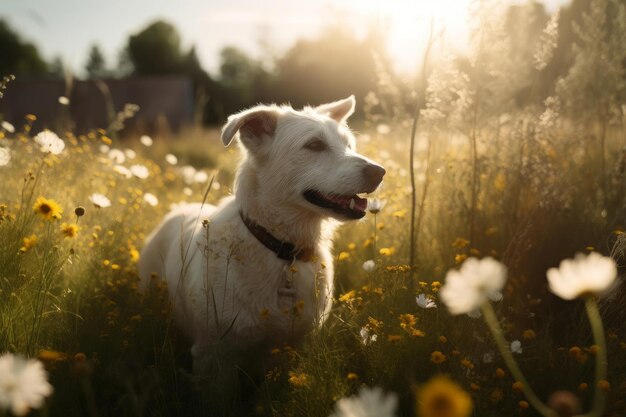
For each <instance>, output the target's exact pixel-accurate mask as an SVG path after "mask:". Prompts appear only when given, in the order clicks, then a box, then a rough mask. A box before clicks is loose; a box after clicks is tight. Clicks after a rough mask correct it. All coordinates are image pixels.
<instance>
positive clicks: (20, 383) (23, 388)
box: [0, 353, 52, 416]
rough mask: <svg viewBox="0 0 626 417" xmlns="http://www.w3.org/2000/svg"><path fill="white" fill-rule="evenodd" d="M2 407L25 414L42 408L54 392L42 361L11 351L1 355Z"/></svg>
mask: <svg viewBox="0 0 626 417" xmlns="http://www.w3.org/2000/svg"><path fill="white" fill-rule="evenodd" d="M0 381H1V382H0V409H2V410H5V411H6V410H10V411H11V413H13V414H14V415H16V416H24V415H26V414H28V412H29V411H30V410H31V409H36V408H40V407H41V406H42V405H43V403H44V399H45V397H48V396H49V395H50V394H52V385H50V383H48V379H47V375H46V371H45V370H44V368H43V365H42V363H41V362H39V361H38V360H35V359H24V358H21V357H19V356H15V355H13V354H11V353H7V354H4V355H2V356H1V357H0Z"/></svg>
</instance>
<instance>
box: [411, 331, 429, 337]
mask: <svg viewBox="0 0 626 417" xmlns="http://www.w3.org/2000/svg"><path fill="white" fill-rule="evenodd" d="M410 334H411V337H424V336H426V333H424V332H423V331H422V330H419V329H411V332H410Z"/></svg>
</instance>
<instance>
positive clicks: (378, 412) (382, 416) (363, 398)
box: [330, 387, 398, 417]
mask: <svg viewBox="0 0 626 417" xmlns="http://www.w3.org/2000/svg"><path fill="white" fill-rule="evenodd" d="M397 408H398V397H397V395H396V394H394V393H389V394H385V393H384V392H383V390H382V389H381V388H379V387H376V388H367V387H363V388H361V390H360V391H359V394H358V395H357V396H353V397H350V398H342V399H340V400H339V401H337V403H336V404H335V412H334V413H333V414H331V416H330V417H393V416H395V415H396V409H397Z"/></svg>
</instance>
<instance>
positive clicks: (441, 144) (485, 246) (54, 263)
mask: <svg viewBox="0 0 626 417" xmlns="http://www.w3.org/2000/svg"><path fill="white" fill-rule="evenodd" d="M604 3H606V2H604ZM604 3H603V2H602V1H595V2H594V4H596V5H597V4H604ZM615 4H617V2H615ZM598 7H599V6H598ZM619 12H620V13H621V14H620V13H618V14H617V16H618V17H616V18H615V21H614V25H613V26H612V29H611V30H613V31H614V32H611V33H605V32H602V34H600V35H598V34H597V33H596V32H597V31H598V30H600V29H598V28H605V26H604V25H603V24H602V23H601V22H599V20H600V17H599V14H596V15H592V14H589V15H588V18H589V19H590V20H589V21H587V32H584V31H581V33H582V35H581V41H580V46H579V50H578V55H576V59H575V60H574V62H573V64H572V68H573V69H572V70H571V71H570V72H569V73H568V75H567V77H565V78H562V79H560V80H558V81H557V82H556V83H555V85H554V86H552V87H550V88H549V89H548V91H549V92H548V93H546V92H545V91H543V92H542V90H541V89H540V88H539V86H537V84H536V82H535V81H536V80H537V79H538V78H539V77H538V74H539V73H540V72H541V71H542V70H544V69H545V68H546V65H547V63H548V61H549V59H550V47H549V45H551V41H550V39H551V38H550V37H551V36H552V37H554V36H556V34H555V33H556V32H555V31H556V29H555V28H554V22H552V25H553V27H552V29H550V25H548V27H547V28H546V30H545V31H544V32H543V35H542V36H541V37H540V40H542V41H543V42H544V44H546V45H548V46H547V47H546V48H540V47H539V46H533V47H532V48H535V52H536V53H534V55H533V53H531V55H530V56H534V61H533V60H530V61H529V62H523V63H520V62H513V61H509V60H503V59H497V57H498V55H499V54H501V53H502V49H501V48H504V47H506V46H507V45H505V43H504V41H502V42H495V41H493V40H494V39H501V37H500V35H499V34H498V33H496V32H495V30H496V29H494V28H493V27H491V26H489V25H483V26H482V29H481V30H484V31H486V33H484V37H483V38H481V39H483V43H481V42H479V43H478V44H477V46H476V49H475V52H474V55H473V57H472V59H470V60H469V61H468V62H465V63H464V65H465V67H464V66H463V65H456V64H457V63H458V62H457V61H455V59H454V57H451V56H443V57H440V59H439V60H437V61H436V63H434V64H432V69H431V70H430V76H429V77H428V78H426V77H424V78H423V79H422V81H421V82H419V83H418V85H417V87H414V86H407V85H404V87H403V88H405V89H407V90H411V89H414V90H415V91H416V94H414V95H410V94H409V95H407V94H405V93H406V91H400V90H399V88H400V87H398V85H396V84H391V83H389V82H388V78H386V76H385V74H384V73H382V72H381V74H379V83H378V85H376V86H374V87H373V90H374V91H373V92H372V93H370V94H369V95H368V96H367V97H363V98H357V99H360V100H361V103H363V102H364V108H365V114H366V118H365V120H362V121H356V122H355V124H354V125H351V127H352V128H353V129H354V130H355V131H356V133H357V138H358V149H359V151H360V152H361V153H363V154H364V155H366V156H368V157H370V158H371V159H373V160H375V161H377V162H379V163H381V164H382V165H383V166H384V167H385V168H386V170H387V174H386V176H385V180H384V183H383V185H382V187H381V189H380V190H379V191H377V192H376V194H375V195H373V196H371V200H372V202H373V204H372V205H371V206H370V208H369V210H368V215H367V216H366V217H365V218H364V219H362V220H361V221H358V222H351V223H348V224H346V225H344V226H342V227H341V228H340V229H339V231H338V233H337V235H336V237H335V243H334V254H335V268H336V273H335V281H336V294H335V302H334V308H333V311H332V314H331V317H330V318H329V319H328V321H327V322H326V323H325V324H324V325H323V326H321V327H320V328H318V329H316V330H315V331H313V332H312V333H311V334H310V335H308V336H307V337H306V340H305V341H304V342H303V343H302V344H301V345H298V346H289V345H282V346H275V347H273V348H272V349H271V350H270V351H267V352H255V353H254V354H253V355H251V358H250V365H249V367H246V368H245V369H242V370H241V372H240V379H241V389H240V391H239V392H237V393H235V394H234V395H235V396H236V397H237V398H238V401H236V402H226V400H224V399H225V398H232V395H231V394H230V393H229V395H224V393H223V392H220V390H219V388H215V387H216V386H219V381H206V380H203V378H201V377H199V376H194V375H192V373H191V360H190V357H189V354H188V349H189V346H188V344H187V341H185V340H184V338H183V337H182V336H181V335H179V334H178V332H177V329H176V327H175V326H174V325H173V322H172V319H171V315H170V307H171V306H170V305H169V300H168V298H167V290H166V288H165V287H164V285H163V284H162V283H160V282H158V281H155V282H154V283H153V285H152V286H151V287H150V289H149V290H148V291H147V292H146V293H140V292H139V291H138V290H137V284H138V276H137V267H136V265H137V261H138V259H139V251H140V250H141V247H142V245H143V241H144V239H145V237H146V235H147V234H148V233H149V232H150V231H151V230H152V229H153V228H154V227H155V226H156V225H157V224H158V222H159V221H160V219H161V218H162V217H163V216H164V215H165V214H166V213H167V212H168V211H169V210H170V209H171V208H172V207H174V206H176V205H179V204H183V203H185V202H197V201H202V199H203V198H204V197H205V196H206V200H207V201H208V202H210V203H216V202H217V201H219V200H220V198H222V197H224V196H227V195H230V194H231V193H232V186H233V180H234V175H235V172H236V167H237V162H238V160H239V153H238V149H237V148H236V147H229V148H224V147H223V146H222V144H221V141H220V139H219V134H220V133H219V129H218V128H217V127H216V128H210V129H207V128H199V127H196V128H191V127H190V128H188V129H186V130H183V131H181V132H179V133H178V134H176V135H170V134H155V135H152V136H146V135H141V134H130V133H126V132H125V131H124V122H125V121H126V120H128V119H129V118H131V117H133V114H134V113H135V111H136V110H137V109H135V108H134V107H133V106H132V105H129V106H126V108H124V109H121V110H120V112H119V113H118V114H117V116H116V117H115V118H114V119H112V120H111V124H110V125H109V126H108V127H94V129H93V130H91V131H89V132H87V133H85V134H76V133H73V132H72V131H71V129H67V128H66V126H65V125H64V124H63V123H60V124H59V126H58V127H56V128H55V129H54V130H42V129H40V128H34V126H37V116H36V115H28V116H26V118H25V119H24V120H23V121H21V123H19V124H10V123H8V122H3V123H2V125H1V129H0V177H1V179H2V180H1V181H0V352H5V353H12V354H15V355H20V357H23V358H35V360H36V361H37V362H28V363H29V364H30V366H33V367H37V366H39V365H35V364H36V363H41V364H43V366H44V367H45V372H46V374H45V375H46V379H47V380H48V381H49V385H46V384H45V383H43V382H40V385H39V386H40V391H39V393H38V394H34V396H35V399H32V398H31V399H30V400H28V399H26V400H25V401H26V404H27V405H26V406H21V407H15V406H14V405H15V403H14V402H13V403H12V397H11V396H10V395H11V394H10V393H11V392H13V393H15V392H17V391H19V390H15V389H14V388H12V387H13V385H11V386H9V385H8V383H6V384H5V385H6V386H5V385H3V382H2V381H3V379H2V378H3V376H4V377H5V378H6V377H7V375H9V374H10V373H11V372H15V373H16V374H17V373H19V369H21V368H20V367H24V366H26V365H23V364H21V365H20V364H16V365H14V368H11V366H8V367H7V365H6V364H3V363H2V358H0V415H4V414H3V413H7V414H8V415H11V414H15V415H26V414H27V413H28V412H30V411H32V414H33V415H37V414H39V415H52V416H56V415H63V416H90V417H95V416H108V415H111V416H113V415H115V416H126V415H128V416H144V415H155V416H191V415H234V416H238V415H259V416H281V417H282V416H319V417H322V416H324V417H326V416H330V415H333V416H337V417H348V416H373V415H377V416H382V417H387V416H392V415H397V416H411V415H418V416H420V417H457V416H458V417H462V416H467V415H474V416H502V415H507V416H513V415H519V416H535V415H543V416H545V417H557V416H574V415H581V414H584V415H588V416H598V417H599V416H600V415H606V416H623V415H626V326H625V325H624V323H625V322H626V314H625V313H624V310H623V306H624V303H625V302H626V292H625V291H624V283H623V277H619V276H618V277H617V279H616V282H615V284H614V286H613V287H612V288H611V289H610V290H609V291H600V290H599V289H598V290H589V291H586V290H584V291H581V292H580V293H578V294H575V296H573V297H570V298H571V299H563V298H567V297H564V296H563V295H562V294H561V293H559V291H556V290H555V289H554V288H552V290H551V287H549V285H548V280H547V275H546V273H547V271H548V270H549V269H550V268H553V267H558V266H559V263H560V262H561V261H562V260H564V259H568V258H573V257H574V256H575V255H576V254H577V253H582V254H586V255H587V254H592V253H600V254H602V255H604V256H607V257H611V258H612V259H613V260H614V262H615V263H616V265H617V270H616V271H617V273H620V272H623V268H621V265H622V264H623V262H624V255H625V251H626V234H625V232H624V230H625V229H624V228H625V227H626V215H625V213H626V128H625V123H626V116H624V109H625V107H624V105H623V104H622V103H623V97H624V96H623V91H624V84H625V79H624V72H623V63H622V62H623V61H622V58H623V57H626V51H624V46H623V45H624V43H620V42H618V39H623V37H624V34H625V33H626V29H625V28H624V22H626V19H620V18H619V16H622V17H623V16H624V7H623V5H622V7H621V8H620V9H619ZM589 13H593V10H592V12H589ZM596 13H599V12H597V10H596ZM603 13H604V11H603ZM620 25H621V26H620ZM486 28H487V29H486ZM489 28H490V29H489ZM583 28H584V27H583ZM592 29H593V30H592ZM489 30H491V31H492V32H488V31H489ZM603 30H604V29H603ZM606 30H607V31H608V29H606ZM620 30H621V32H620ZM615 33H618V34H615ZM585 34H586V35H585ZM583 35H585V36H588V38H585V37H584V36H583ZM593 36H596V38H593ZM620 36H621V38H620ZM489 39H491V40H492V41H493V42H488V41H487V40H489ZM433 42H434V41H433ZM539 45H540V46H541V45H542V44H539ZM532 48H531V49H532ZM603 48H604V49H603ZM546 51H547V52H546ZM531 52H532V51H531ZM607 57H608V58H607ZM427 60H428V56H427V55H426V56H425V58H424V62H425V63H424V67H426V62H427ZM533 80H535V81H533ZM5 88H6V89H7V90H8V89H10V88H11V83H10V80H9V79H5V82H4V83H3V85H2V89H5ZM520 90H522V91H523V92H524V94H523V97H522V98H520V97H519V95H517V96H516V94H518V93H519V91H520ZM0 91H1V90H0ZM407 96H408V99H407ZM337 98H339V97H337ZM66 100H67V99H66ZM66 100H62V99H61V100H60V101H59V103H58V104H55V105H58V106H61V107H63V106H66V105H67V103H66V102H65V101H66ZM407 100H408V102H409V105H407ZM520 103H522V104H520ZM415 109H416V110H415ZM64 122H67V120H65V119H64ZM487 257H491V258H493V259H496V260H498V261H499V262H501V263H502V264H503V265H504V266H505V267H506V276H507V278H506V281H504V278H502V280H503V281H502V283H501V287H500V288H496V290H497V291H495V292H496V293H497V294H496V296H493V297H491V298H492V301H488V300H486V299H485V300H486V301H483V302H482V304H480V305H477V307H480V309H479V310H476V309H472V311H464V312H463V313H465V312H468V313H469V314H451V312H450V310H451V308H450V307H451V303H450V302H448V301H444V300H443V298H444V297H442V296H441V294H442V292H443V291H444V289H445V287H446V286H447V285H450V286H452V281H453V279H454V278H452V276H451V274H450V273H449V271H451V270H458V269H459V268H461V269H460V274H461V275H463V274H464V269H463V266H464V265H472V262H474V261H475V259H474V258H477V259H483V260H485V259H487ZM580 259H583V258H580ZM589 259H592V258H591V257H590V258H589ZM498 265H499V264H498ZM468 268H469V267H468ZM496 269H497V268H496ZM563 270H564V269H563ZM570 272H571V271H570ZM584 272H586V273H588V274H590V275H594V274H596V273H597V270H595V269H593V268H591V269H589V268H588V269H586V270H584ZM496 275H498V274H496ZM501 275H503V274H500V275H498V276H501ZM613 278H614V277H613ZM588 279H592V278H591V277H590V278H588ZM602 289H606V288H602ZM592 293H593V294H592ZM491 295H493V294H490V296H491ZM260 314H262V312H260ZM287 314H294V315H297V309H294V311H292V312H287ZM5 358H6V356H5ZM259 358H261V359H259ZM605 361H607V362H608V369H603V366H604V365H603V364H606V362H605ZM38 370H39V371H41V369H39V368H38ZM3 372H4V374H3ZM520 372H521V373H523V376H522V375H521V373H520ZM38 375H40V376H41V373H39V374H38ZM209 378H210V376H209ZM4 380H5V381H7V380H8V379H4ZM207 386H209V387H213V389H207ZM364 387H369V388H370V389H375V388H376V387H380V389H381V391H376V390H372V391H369V390H366V389H364ZM23 389H24V391H28V389H27V388H23ZM11 390H13V391H11ZM7 392H8V393H9V394H7ZM16 395H17V394H16ZM354 395H357V397H354V398H353V399H351V400H350V399H346V398H350V397H351V396H354ZM359 395H360V396H359ZM44 397H45V401H44ZM355 398H356V399H355ZM359 398H360V400H359ZM13 399H14V398H13ZM28 401H30V402H28ZM359 401H361V402H359ZM368 401H369V402H368ZM11 404H13V408H12V405H11ZM22 404H23V403H22ZM545 404H547V405H545ZM359 407H362V408H359ZM31 408H32V409H33V410H30V409H31ZM218 410H219V411H218ZM359 410H360V411H359Z"/></svg>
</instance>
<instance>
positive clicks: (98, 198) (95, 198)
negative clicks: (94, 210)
mask: <svg viewBox="0 0 626 417" xmlns="http://www.w3.org/2000/svg"><path fill="white" fill-rule="evenodd" d="M89 201H91V203H92V204H93V205H94V206H96V207H98V208H106V207H111V200H109V199H108V198H107V196H105V195H104V194H98V193H94V194H92V195H90V196H89Z"/></svg>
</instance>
